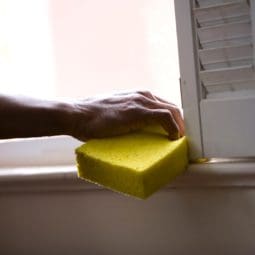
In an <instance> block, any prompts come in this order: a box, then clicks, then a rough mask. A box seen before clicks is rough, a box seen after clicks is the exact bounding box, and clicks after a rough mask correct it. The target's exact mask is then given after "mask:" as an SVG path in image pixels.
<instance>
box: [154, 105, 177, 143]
mask: <svg viewBox="0 0 255 255" xmlns="http://www.w3.org/2000/svg"><path fill="white" fill-rule="evenodd" d="M150 112H151V118H152V120H154V121H155V122H157V123H159V124H160V125H161V126H162V127H163V128H164V130H165V131H166V132H167V133H168V135H169V139H171V140H176V139H178V138H180V133H179V128H178V125H177V123H176V122H175V120H174V118H173V115H172V113H171V112H169V111H168V110H162V109H157V110H151V111H150Z"/></svg>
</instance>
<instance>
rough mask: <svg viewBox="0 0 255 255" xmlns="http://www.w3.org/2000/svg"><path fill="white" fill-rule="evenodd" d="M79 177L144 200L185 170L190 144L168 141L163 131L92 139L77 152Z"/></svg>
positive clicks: (182, 139)
mask: <svg viewBox="0 0 255 255" xmlns="http://www.w3.org/2000/svg"><path fill="white" fill-rule="evenodd" d="M76 155H77V166H78V176H79V177H80V178H83V179H85V180H87V181H89V182H93V183H96V184H99V185H102V186H105V187H107V188H109V189H111V190H114V191H117V192H121V193H124V194H127V195H132V196H135V197H138V198H142V199H145V198H147V197H148V196H150V195H151V194H152V193H154V192H155V191H157V190H158V189H159V188H160V187H162V186H164V185H166V184H167V183H169V182H170V181H171V180H172V179H174V178H175V177H176V176H177V175H179V174H181V173H182V172H184V171H185V169H186V166H187V164H188V156H187V141H186V138H185V137H183V138H181V139H179V140H177V141H169V139H168V137H167V136H166V134H165V133H164V131H162V130H161V129H160V128H147V129H144V130H142V131H137V132H134V133H131V134H127V135H122V136H116V137H111V138H104V139H94V140H90V141H88V142H87V143H85V144H84V145H82V146H81V147H79V148H77V149H76Z"/></svg>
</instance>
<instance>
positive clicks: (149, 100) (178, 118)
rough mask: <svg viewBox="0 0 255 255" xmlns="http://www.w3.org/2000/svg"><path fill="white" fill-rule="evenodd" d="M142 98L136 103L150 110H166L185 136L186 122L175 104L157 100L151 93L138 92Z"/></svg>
mask: <svg viewBox="0 0 255 255" xmlns="http://www.w3.org/2000/svg"><path fill="white" fill-rule="evenodd" d="M138 94H140V95H141V96H142V97H140V98H137V99H136V101H138V103H141V104H142V105H143V106H144V107H146V108H150V109H166V110H168V111H169V112H170V113H171V116H172V118H173V120H174V121H175V123H176V125H177V127H178V129H179V133H180V135H181V136H183V135H184V133H185V130H184V121H183V118H182V115H181V112H180V110H179V109H178V107H177V106H176V105H174V104H171V103H168V102H167V101H165V100H163V99H160V98H157V97H155V96H154V95H152V94H151V93H150V92H147V91H145V92H138Z"/></svg>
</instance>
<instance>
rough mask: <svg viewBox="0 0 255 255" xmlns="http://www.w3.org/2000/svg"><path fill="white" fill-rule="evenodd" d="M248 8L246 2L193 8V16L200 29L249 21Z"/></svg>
mask: <svg viewBox="0 0 255 255" xmlns="http://www.w3.org/2000/svg"><path fill="white" fill-rule="evenodd" d="M249 11H250V8H249V6H248V4H247V1H245V0H243V1H236V2H231V3H225V4H219V5H211V6H209V7H203V8H195V9H194V15H195V16H196V19H197V21H198V23H199V25H200V27H205V26H213V25H219V24H224V23H228V22H240V21H249V19H250V14H249Z"/></svg>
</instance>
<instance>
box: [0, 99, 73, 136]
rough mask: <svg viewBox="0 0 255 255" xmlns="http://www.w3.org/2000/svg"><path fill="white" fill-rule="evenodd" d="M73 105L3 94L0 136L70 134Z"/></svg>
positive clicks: (0, 104) (0, 113)
mask: <svg viewBox="0 0 255 255" xmlns="http://www.w3.org/2000/svg"><path fill="white" fill-rule="evenodd" d="M71 114H72V113H71V105H69V104H67V103H61V102H57V101H43V100H39V99H38V100H37V99H31V98H27V97H14V96H5V95H0V119H1V124H0V138H1V139H8V138H22V137H40V136H53V135H63V134H69V132H70V126H71V123H70V118H69V117H70V115H71Z"/></svg>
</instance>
